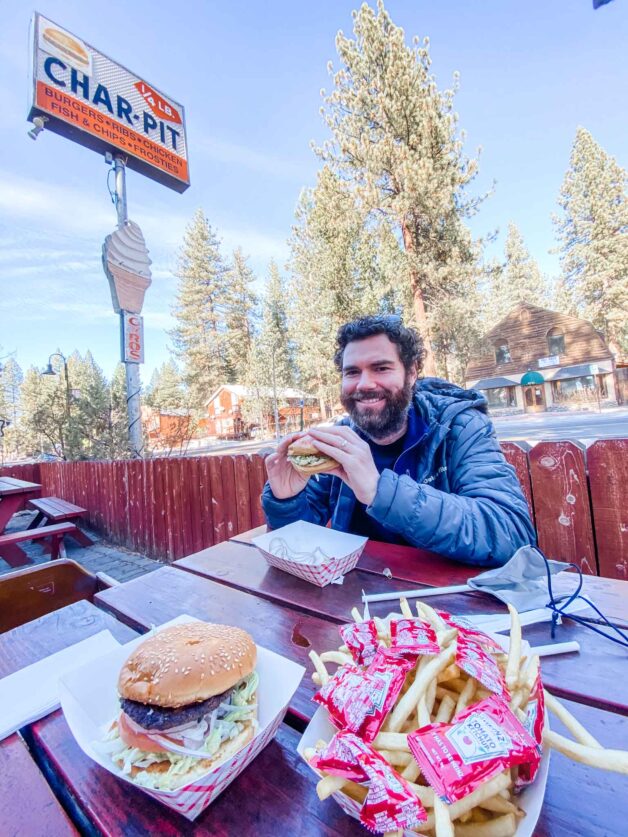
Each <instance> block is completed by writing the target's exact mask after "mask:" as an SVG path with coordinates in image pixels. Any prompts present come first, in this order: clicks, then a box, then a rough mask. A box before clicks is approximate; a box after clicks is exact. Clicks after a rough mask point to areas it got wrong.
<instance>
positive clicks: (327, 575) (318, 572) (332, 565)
mask: <svg viewBox="0 0 628 837" xmlns="http://www.w3.org/2000/svg"><path fill="white" fill-rule="evenodd" d="M257 548H258V549H259V551H260V552H261V553H262V555H263V556H264V558H265V559H266V561H267V562H268V563H269V564H270V565H271V567H276V568H277V569H278V570H283V571H284V572H287V573H290V575H296V576H298V577H299V578H302V579H304V580H305V581H309V582H311V583H312V584H316V585H318V586H319V587H325V586H326V585H327V584H329V583H330V582H332V581H333V580H334V579H335V578H338V576H341V575H345V573H348V572H350V571H351V570H354V569H355V567H356V565H357V563H358V561H359V560H360V555H362V550H363V549H364V545H362V546H361V547H359V548H358V549H355V550H354V551H353V552H350V553H349V555H345V556H343V557H342V558H331V559H330V560H329V561H328V562H326V563H325V564H319V565H318V566H315V565H313V564H299V563H297V562H296V561H288V560H287V559H286V558H278V557H277V556H276V555H273V553H272V552H267V551H266V550H265V549H262V548H261V547H260V546H258V547H257Z"/></svg>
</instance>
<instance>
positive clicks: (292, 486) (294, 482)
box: [265, 433, 308, 500]
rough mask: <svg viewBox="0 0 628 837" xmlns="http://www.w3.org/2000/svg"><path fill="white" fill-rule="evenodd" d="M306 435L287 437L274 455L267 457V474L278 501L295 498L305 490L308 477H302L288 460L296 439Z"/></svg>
mask: <svg viewBox="0 0 628 837" xmlns="http://www.w3.org/2000/svg"><path fill="white" fill-rule="evenodd" d="M301 436H305V433H293V434H292V435H291V436H286V438H285V439H282V440H281V442H279V444H278V445H277V449H276V450H275V452H274V453H271V454H270V455H269V456H267V457H266V460H265V462H266V473H267V474H268V483H269V485H270V488H271V491H272V492H273V494H274V496H275V497H276V498H277V499H278V500H287V499H288V497H294V496H295V495H297V494H298V493H299V492H300V491H303V489H304V488H305V486H306V484H307V481H308V477H304V476H302V475H301V474H300V473H299V472H298V471H297V470H296V468H293V467H292V465H291V464H290V462H289V460H288V448H289V447H290V445H291V444H292V443H293V442H294V440H295V439H300V438H301Z"/></svg>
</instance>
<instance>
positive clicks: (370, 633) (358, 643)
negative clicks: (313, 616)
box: [340, 619, 379, 666]
mask: <svg viewBox="0 0 628 837" xmlns="http://www.w3.org/2000/svg"><path fill="white" fill-rule="evenodd" d="M340 636H341V637H342V640H343V642H344V644H345V645H346V646H347V648H348V649H349V652H350V653H351V656H352V657H353V659H354V660H355V662H356V663H358V665H361V666H362V665H364V666H367V665H368V664H369V663H370V662H372V660H373V657H374V656H375V654H376V652H377V649H378V648H379V640H378V639H377V626H376V624H375V621H374V620H373V619H370V620H369V621H368V622H357V623H356V622H351V624H349V625H342V626H341V627H340Z"/></svg>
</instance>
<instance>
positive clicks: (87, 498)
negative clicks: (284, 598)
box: [0, 439, 628, 580]
mask: <svg viewBox="0 0 628 837" xmlns="http://www.w3.org/2000/svg"><path fill="white" fill-rule="evenodd" d="M502 448H503V450H504V455H505V456H506V459H507V460H508V461H509V462H510V464H511V465H512V466H513V467H514V468H515V471H516V472H517V476H518V478H519V481H520V483H521V485H522V488H523V492H524V494H525V497H526V500H527V501H528V506H529V507H530V513H531V515H532V518H533V520H534V521H535V525H536V529H537V533H538V538H539V545H540V546H541V548H542V549H543V550H544V552H545V553H546V554H547V555H548V557H550V558H557V559H559V560H562V561H571V562H574V563H576V564H578V565H579V566H580V567H581V568H582V570H583V571H584V572H588V573H593V574H596V573H597V574H600V575H603V576H608V577H612V578H620V579H624V580H628V500H627V498H628V439H603V440H599V441H597V442H595V443H594V444H593V445H591V447H590V448H589V449H588V451H584V450H583V449H582V448H581V447H579V446H578V445H577V444H575V443H573V442H562V441H561V442H539V443H538V444H537V445H535V447H534V448H533V449H532V450H531V451H529V452H528V451H527V450H526V449H524V448H523V447H521V446H519V445H517V444H515V443H513V442H504V443H503V444H502ZM0 474H1V475H5V476H9V475H10V476H14V477H18V478H20V479H26V480H29V481H31V482H40V483H41V484H42V494H43V496H51V495H54V496H58V497H63V498H64V499H66V500H69V501H70V502H73V503H77V504H78V505H81V506H83V507H84V508H86V509H88V510H89V516H88V519H89V523H90V524H91V525H92V526H93V527H94V528H95V529H96V530H97V531H99V532H101V533H102V534H103V535H105V536H106V537H107V538H109V539H111V540H113V541H115V542H117V543H121V544H123V545H124V546H127V547H128V548H129V549H133V550H135V551H137V552H142V553H144V554H145V555H149V556H153V557H157V558H162V559H166V560H170V561H172V560H175V559H176V558H181V557H183V556H184V555H190V554H192V553H194V552H198V551H199V550H201V549H204V548H205V547H208V546H212V545H213V544H215V543H218V542H220V541H224V540H226V539H227V538H229V537H231V536H232V535H235V534H237V533H238V532H243V531H245V530H247V529H251V528H252V527H254V526H259V525H260V524H261V523H263V522H264V517H263V514H262V510H261V506H260V501H259V498H260V494H261V491H262V487H263V485H264V480H265V470H264V462H263V459H262V457H260V456H259V455H257V454H253V455H249V454H239V455H237V456H205V457H180V458H164V459H146V460H141V461H123V462H46V463H41V464H36V465H18V466H14V467H11V468H2V469H0Z"/></svg>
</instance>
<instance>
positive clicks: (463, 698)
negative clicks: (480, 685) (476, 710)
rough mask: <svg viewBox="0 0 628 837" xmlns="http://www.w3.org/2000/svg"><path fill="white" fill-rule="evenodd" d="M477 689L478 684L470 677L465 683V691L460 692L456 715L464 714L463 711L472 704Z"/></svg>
mask: <svg viewBox="0 0 628 837" xmlns="http://www.w3.org/2000/svg"><path fill="white" fill-rule="evenodd" d="M475 688H476V682H475V680H474V679H473V677H470V678H469V679H468V680H467V682H466V683H465V686H464V689H463V690H462V691H461V692H460V697H459V698H458V702H457V703H456V711H455V712H454V714H455V715H457V714H458V713H459V712H462V710H463V709H466V707H467V706H468V705H469V704H470V703H471V701H472V700H473V695H474V694H475Z"/></svg>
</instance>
